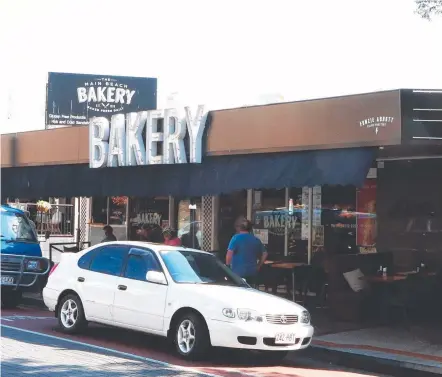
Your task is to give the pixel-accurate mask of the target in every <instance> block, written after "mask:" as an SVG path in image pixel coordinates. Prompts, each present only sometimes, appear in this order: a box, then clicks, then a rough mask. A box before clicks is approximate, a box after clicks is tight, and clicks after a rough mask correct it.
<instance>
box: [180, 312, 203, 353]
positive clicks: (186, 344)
mask: <svg viewBox="0 0 442 377" xmlns="http://www.w3.org/2000/svg"><path fill="white" fill-rule="evenodd" d="M174 343H175V348H176V350H177V352H178V353H179V354H180V355H181V356H182V357H184V358H186V359H191V360H196V359H199V358H201V357H203V356H204V355H205V354H206V353H207V352H208V351H209V349H210V336H209V330H208V329H207V325H206V323H205V321H204V319H202V318H201V317H200V316H199V315H197V314H196V313H187V314H184V315H183V316H181V317H180V319H179V320H178V321H177V325H176V328H175V338H174Z"/></svg>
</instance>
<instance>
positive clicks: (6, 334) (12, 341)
mask: <svg viewBox="0 0 442 377" xmlns="http://www.w3.org/2000/svg"><path fill="white" fill-rule="evenodd" d="M1 347H2V363H1V370H2V375H4V376H8V377H21V376H23V375H28V374H32V375H35V376H39V377H56V376H57V377H62V376H66V377H68V376H69V377H102V376H106V377H120V376H122V375H124V376H127V377H142V376H143V377H148V376H155V377H163V376H164V377H166V376H179V377H210V376H213V375H210V374H207V373H201V372H197V371H189V370H185V369H183V368H177V367H175V366H173V365H170V364H167V363H161V362H159V361H154V360H149V359H146V358H137V357H135V356H132V355H129V354H124V353H122V352H115V351H111V350H105V349H97V348H95V347H91V346H87V345H83V344H79V343H72V342H68V341H66V340H64V339H57V338H55V337H52V338H49V337H48V336H44V335H37V334H32V333H29V332H23V331H20V330H16V329H13V328H9V327H4V326H2V346H1Z"/></svg>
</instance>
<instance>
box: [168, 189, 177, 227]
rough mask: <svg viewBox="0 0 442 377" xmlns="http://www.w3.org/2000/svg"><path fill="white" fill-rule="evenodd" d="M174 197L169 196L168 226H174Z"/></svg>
mask: <svg viewBox="0 0 442 377" xmlns="http://www.w3.org/2000/svg"><path fill="white" fill-rule="evenodd" d="M175 221H176V219H175V198H174V197H173V196H169V226H170V227H172V228H175V226H176V225H175Z"/></svg>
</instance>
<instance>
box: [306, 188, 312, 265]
mask: <svg viewBox="0 0 442 377" xmlns="http://www.w3.org/2000/svg"><path fill="white" fill-rule="evenodd" d="M312 245H313V188H312V187H309V188H308V245H307V258H308V264H310V263H311V260H312Z"/></svg>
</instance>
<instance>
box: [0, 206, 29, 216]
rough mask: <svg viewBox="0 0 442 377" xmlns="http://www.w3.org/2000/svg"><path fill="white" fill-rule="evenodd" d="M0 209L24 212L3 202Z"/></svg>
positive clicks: (22, 213) (21, 213)
mask: <svg viewBox="0 0 442 377" xmlns="http://www.w3.org/2000/svg"><path fill="white" fill-rule="evenodd" d="M0 210H1V211H2V212H12V213H18V214H20V215H24V214H25V213H24V212H23V211H22V210H21V209H18V208H14V207H11V206H8V205H4V204H2V205H1V208H0Z"/></svg>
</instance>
